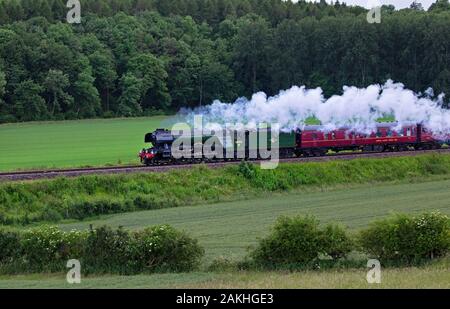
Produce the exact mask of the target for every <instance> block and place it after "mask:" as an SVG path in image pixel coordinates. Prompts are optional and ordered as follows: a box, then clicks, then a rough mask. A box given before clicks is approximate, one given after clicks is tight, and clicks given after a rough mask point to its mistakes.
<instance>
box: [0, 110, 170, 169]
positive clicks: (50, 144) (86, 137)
mask: <svg viewBox="0 0 450 309" xmlns="http://www.w3.org/2000/svg"><path fill="white" fill-rule="evenodd" d="M165 119H167V117H163V116H161V117H148V118H135V119H102V120H99V119H95V120H79V121H59V122H30V123H21V124H4V125H0V141H1V142H0V171H11V170H16V169H33V168H56V167H57V168H60V167H79V166H98V165H106V164H114V165H116V164H118V163H138V162H139V161H138V159H137V153H138V151H139V150H140V149H142V147H143V146H144V135H145V134H146V133H148V132H150V131H152V130H154V129H156V128H157V127H160V126H165V124H164V121H165Z"/></svg>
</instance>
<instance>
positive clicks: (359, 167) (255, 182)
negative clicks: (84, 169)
mask: <svg viewBox="0 0 450 309" xmlns="http://www.w3.org/2000/svg"><path fill="white" fill-rule="evenodd" d="M449 174H450V156H448V155H424V156H417V157H402V158H385V159H359V160H352V161H333V162H321V163H304V164H281V165H280V166H279V167H278V168H277V169H275V170H262V169H260V168H259V167H257V166H256V165H253V164H250V163H246V162H243V163H241V164H240V165H237V166H230V167H226V168H223V169H208V168H206V167H197V168H193V169H189V170H176V171H170V172H167V173H156V174H131V175H104V176H83V177H78V178H68V179H66V178H59V179H53V180H42V181H34V182H26V183H2V184H0V224H4V225H14V224H20V225H26V224H29V223H32V222H42V221H50V222H58V221H60V220H61V219H79V220H82V219H86V218H90V217H95V216H98V215H102V214H113V213H124V212H130V211H136V210H149V209H161V208H169V207H179V206H186V205H195V204H202V203H213V202H218V201H223V200H230V199H237V198H239V197H241V196H245V195H252V194H259V193H262V192H285V191H289V190H296V189H303V188H305V189H306V188H312V187H327V186H336V185H347V184H359V183H373V182H386V181H404V180H414V179H422V178H424V177H428V176H433V175H449Z"/></svg>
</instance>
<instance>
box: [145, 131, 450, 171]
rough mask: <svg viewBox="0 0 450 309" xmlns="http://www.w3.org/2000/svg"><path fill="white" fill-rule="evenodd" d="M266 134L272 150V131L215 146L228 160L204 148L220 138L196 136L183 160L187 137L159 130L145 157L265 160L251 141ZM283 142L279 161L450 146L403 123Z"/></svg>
mask: <svg viewBox="0 0 450 309" xmlns="http://www.w3.org/2000/svg"><path fill="white" fill-rule="evenodd" d="M263 131H267V132H263ZM262 133H265V135H264V136H267V139H268V141H267V143H266V144H267V145H270V144H271V142H273V141H274V137H272V136H271V130H270V129H258V130H254V131H252V130H244V131H233V132H231V134H230V132H228V139H227V137H225V136H224V138H219V139H217V141H215V142H216V143H217V144H219V145H221V146H222V147H221V149H223V150H222V151H223V155H221V154H220V153H219V155H217V153H216V154H215V155H214V156H212V157H211V156H210V155H208V153H206V151H204V150H203V149H204V147H202V146H204V145H205V144H206V143H207V141H208V140H210V139H212V138H214V135H204V134H201V136H198V135H199V134H197V136H196V135H195V133H193V134H192V135H191V137H190V138H188V139H192V140H185V143H184V144H185V145H190V146H188V149H183V151H184V152H183V153H184V154H185V155H184V156H182V157H180V156H175V155H174V153H173V151H174V150H173V149H174V147H173V146H174V143H175V142H176V141H178V142H179V141H180V139H183V137H182V136H180V135H177V134H175V133H174V132H172V131H169V130H166V129H158V130H156V131H154V132H151V133H148V134H146V135H145V143H148V144H151V146H152V147H150V148H146V149H143V150H141V151H140V153H139V158H140V160H141V163H143V164H145V165H160V164H167V163H179V162H203V161H233V160H249V159H261V158H262V155H261V152H260V151H259V148H261V147H260V145H259V144H258V143H256V144H255V143H250V142H249V140H250V138H249V137H250V136H251V135H252V134H253V135H255V134H256V136H257V137H258V139H257V140H260V139H259V135H260V134H262ZM224 135H225V134H224ZM230 136H231V137H232V138H229V137H230ZM277 138H278V141H277V142H278V143H277V145H278V155H279V158H295V157H317V156H326V155H327V154H329V153H339V152H343V151H351V152H360V153H370V152H397V151H414V150H432V149H439V148H441V147H442V145H443V144H444V143H446V142H448V141H444V140H441V139H438V138H436V137H435V136H434V134H433V132H431V130H428V129H427V128H426V127H425V126H423V125H422V124H404V125H402V126H401V127H400V129H399V125H398V124H397V123H378V124H377V125H376V130H373V131H372V132H370V133H367V132H366V133H361V132H357V131H354V130H352V129H351V128H349V127H342V128H339V129H336V130H332V131H327V130H326V129H325V127H323V126H320V125H316V126H306V127H304V128H303V129H302V130H295V131H290V132H279V134H278V136H277ZM199 144H200V145H199ZM199 146H200V147H199ZM184 147H186V146H184Z"/></svg>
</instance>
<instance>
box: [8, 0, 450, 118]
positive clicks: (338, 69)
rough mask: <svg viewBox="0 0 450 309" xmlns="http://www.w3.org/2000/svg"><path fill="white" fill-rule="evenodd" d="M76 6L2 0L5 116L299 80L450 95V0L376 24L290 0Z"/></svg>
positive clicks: (119, 112) (151, 102)
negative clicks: (73, 20)
mask: <svg viewBox="0 0 450 309" xmlns="http://www.w3.org/2000/svg"><path fill="white" fill-rule="evenodd" d="M66 2H67V1H65V0H39V1H37V0H36V1H26V0H3V1H0V68H1V72H3V73H4V74H5V78H3V79H4V80H5V81H7V84H6V85H4V86H2V83H3V84H5V82H4V81H2V77H1V73H0V97H3V101H4V103H2V102H0V111H1V114H0V121H1V122H10V121H25V120H41V119H58V120H59V119H73V118H89V117H98V116H107V117H111V116H136V115H148V114H151V113H153V112H154V111H155V110H163V111H164V112H169V111H172V112H173V111H174V110H178V109H179V108H180V107H196V106H199V105H204V104H209V103H211V102H212V101H213V100H214V99H221V100H222V101H232V100H235V99H236V98H237V97H238V96H241V95H247V96H249V95H251V94H252V93H253V92H255V91H259V90H264V91H266V92H267V93H268V95H274V94H276V93H278V91H279V90H280V89H285V88H287V87H291V86H292V85H294V84H297V85H306V86H308V87H317V86H320V87H322V89H323V90H324V93H325V95H326V96H330V95H332V94H336V93H339V92H341V90H342V86H343V85H349V84H351V85H355V86H361V87H362V86H367V85H369V84H370V83H383V82H384V81H385V80H386V79H388V78H391V79H394V80H397V81H401V82H403V83H404V84H405V85H407V87H408V88H410V89H412V90H414V91H416V92H423V90H424V89H427V88H428V87H430V86H431V87H433V88H434V90H435V92H436V93H441V92H444V93H447V94H448V93H450V88H449V87H450V86H449V85H450V83H449V79H450V73H449V70H448V67H449V64H448V61H449V60H448V58H449V57H448V56H447V54H446V50H447V46H448V44H449V40H450V38H449V35H448V31H443V30H442V29H448V28H449V22H450V18H449V14H450V10H449V7H450V4H449V2H448V0H439V1H436V3H434V4H433V5H432V6H431V8H430V9H429V11H428V12H425V11H422V10H421V9H420V5H418V4H417V3H416V4H414V5H413V6H412V9H406V10H399V11H396V10H395V9H394V7H392V6H383V23H381V24H380V25H376V26H374V25H370V24H368V23H367V21H366V13H367V10H366V9H364V8H362V7H354V6H347V5H342V4H340V3H335V4H334V5H330V4H327V3H325V2H323V1H322V2H320V3H312V2H310V1H298V2H297V3H295V4H293V3H291V1H283V0H264V1H261V0H183V1H168V0H139V1H135V0H122V1H117V0H82V1H81V5H82V11H83V19H82V24H81V25H68V24H67V23H66V21H65V17H66V14H67V11H68V8H66ZM56 72H58V73H56ZM56 74H58V75H56ZM58 76H60V77H61V79H58V78H57V77H58ZM67 80H68V84H69V86H66V85H67V82H66V81H67ZM57 81H58V83H57ZM23 83H25V84H23ZM30 83H33V84H30ZM26 86H32V87H31V88H30V90H28V91H26V90H25V89H27V88H25V87H26ZM2 87H3V88H4V89H2ZM30 95H31V97H32V99H28V97H29V96H30ZM44 101H45V102H44Z"/></svg>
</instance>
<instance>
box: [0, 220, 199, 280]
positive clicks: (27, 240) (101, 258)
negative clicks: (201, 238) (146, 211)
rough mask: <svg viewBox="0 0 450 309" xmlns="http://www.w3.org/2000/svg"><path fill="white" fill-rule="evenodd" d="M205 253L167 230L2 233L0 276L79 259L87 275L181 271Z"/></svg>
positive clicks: (59, 267)
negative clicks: (2, 273)
mask: <svg viewBox="0 0 450 309" xmlns="http://www.w3.org/2000/svg"><path fill="white" fill-rule="evenodd" d="M203 254H204V251H203V249H202V248H201V247H200V246H199V245H198V243H197V241H196V240H194V239H192V238H190V237H189V236H187V235H186V234H185V233H182V232H179V231H177V230H175V229H173V228H172V227H170V226H167V225H164V226H156V227H153V228H149V229H146V230H144V231H141V232H128V231H125V230H123V229H121V228H119V229H117V230H113V229H111V228H109V227H100V228H98V229H95V230H91V231H89V232H80V231H70V232H63V231H61V230H59V229H58V228H56V227H42V228H38V229H33V230H28V231H25V232H8V231H4V230H1V231H0V272H13V273H30V272H31V273H33V272H55V271H56V272H59V271H64V270H66V263H67V261H68V260H70V259H78V260H80V262H81V265H82V270H83V272H85V273H120V274H136V273H140V272H149V273H151V272H185V271H190V270H193V269H194V268H195V267H197V266H198V265H199V263H200V260H201V258H202V256H203Z"/></svg>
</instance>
